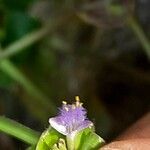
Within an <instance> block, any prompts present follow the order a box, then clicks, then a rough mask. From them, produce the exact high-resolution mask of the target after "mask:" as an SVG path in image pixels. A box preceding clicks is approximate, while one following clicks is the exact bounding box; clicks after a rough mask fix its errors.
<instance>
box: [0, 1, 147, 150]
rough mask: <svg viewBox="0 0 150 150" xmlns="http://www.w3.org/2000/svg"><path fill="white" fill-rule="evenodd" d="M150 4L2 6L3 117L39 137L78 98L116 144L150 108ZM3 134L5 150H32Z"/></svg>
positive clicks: (0, 69)
mask: <svg viewBox="0 0 150 150" xmlns="http://www.w3.org/2000/svg"><path fill="white" fill-rule="evenodd" d="M149 10H150V1H149V0H144V1H143V0H122V1H119V0H80V1H79V0H0V44H1V48H0V113H1V115H4V116H7V117H9V118H12V119H14V120H16V121H18V122H20V123H22V124H24V125H27V126H29V127H31V128H33V129H36V130H38V131H43V130H44V129H45V128H46V127H47V126H48V118H49V117H51V116H53V115H55V113H56V112H57V110H58V107H59V106H60V105H61V101H62V100H66V101H68V102H72V101H73V100H74V96H75V95H79V96H80V98H81V100H82V101H83V102H84V105H85V107H86V108H87V109H88V115H89V118H90V119H91V120H93V121H94V122H95V125H96V129H97V132H98V133H99V134H100V135H101V136H102V137H104V139H106V140H108V141H109V140H111V139H112V138H114V137H115V136H117V135H118V134H119V133H120V132H121V131H123V130H124V129H125V128H127V127H128V126H129V125H130V124H131V123H133V122H134V121H135V120H136V119H137V118H139V117H140V116H141V115H143V114H144V113H146V112H147V111H148V110H149V106H150V94H149V90H150V67H149V65H150V63H149V59H150V42H149V37H150V11H149ZM25 147H26V145H24V144H23V143H22V142H18V141H17V140H15V139H13V138H11V137H9V136H6V135H5V134H0V149H5V150H6V149H8V150H9V149H11V150H13V149H15V150H16V149H25Z"/></svg>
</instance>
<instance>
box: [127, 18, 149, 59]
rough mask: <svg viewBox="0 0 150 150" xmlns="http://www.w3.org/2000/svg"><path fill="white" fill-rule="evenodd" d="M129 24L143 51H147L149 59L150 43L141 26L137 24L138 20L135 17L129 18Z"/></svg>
mask: <svg viewBox="0 0 150 150" xmlns="http://www.w3.org/2000/svg"><path fill="white" fill-rule="evenodd" d="M128 24H129V26H130V27H131V29H132V30H133V32H134V33H135V35H136V36H137V38H138V39H139V41H140V43H141V45H142V47H143V50H145V52H146V54H147V56H148V58H150V41H149V40H148V38H147V37H146V35H145V33H144V31H143V30H142V28H141V27H140V25H139V24H138V23H137V22H136V20H135V19H134V18H133V17H129V18H128Z"/></svg>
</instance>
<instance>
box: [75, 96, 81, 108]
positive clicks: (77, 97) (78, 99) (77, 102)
mask: <svg viewBox="0 0 150 150" xmlns="http://www.w3.org/2000/svg"><path fill="white" fill-rule="evenodd" d="M75 100H76V106H77V107H78V106H80V98H79V96H76V97H75Z"/></svg>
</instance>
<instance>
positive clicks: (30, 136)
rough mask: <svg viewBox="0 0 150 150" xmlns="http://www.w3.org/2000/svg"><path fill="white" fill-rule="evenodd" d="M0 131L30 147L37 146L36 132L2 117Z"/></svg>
mask: <svg viewBox="0 0 150 150" xmlns="http://www.w3.org/2000/svg"><path fill="white" fill-rule="evenodd" d="M0 131H1V132H4V133H6V134H9V135H11V136H13V137H16V138H18V139H20V140H22V141H24V142H26V143H27V144H31V145H35V144H37V142H38V139H39V136H40V135H39V133H38V132H36V131H34V130H32V129H30V128H28V127H26V126H24V125H22V124H20V123H18V122H16V121H13V120H11V119H8V118H6V117H2V116H0Z"/></svg>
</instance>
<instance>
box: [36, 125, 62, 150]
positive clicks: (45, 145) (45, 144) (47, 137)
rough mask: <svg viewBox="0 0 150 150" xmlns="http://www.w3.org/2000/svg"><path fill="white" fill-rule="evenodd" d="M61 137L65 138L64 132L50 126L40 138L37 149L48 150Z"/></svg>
mask: <svg viewBox="0 0 150 150" xmlns="http://www.w3.org/2000/svg"><path fill="white" fill-rule="evenodd" d="M60 138H62V139H63V138H64V136H63V135H62V134H60V133H59V132H57V131H56V130H55V129H53V128H52V127H49V128H48V129H47V130H46V131H44V132H43V133H42V135H41V137H40V139H39V142H38V144H37V147H36V150H47V149H50V148H52V147H53V145H54V144H56V143H58V141H59V139H60Z"/></svg>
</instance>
